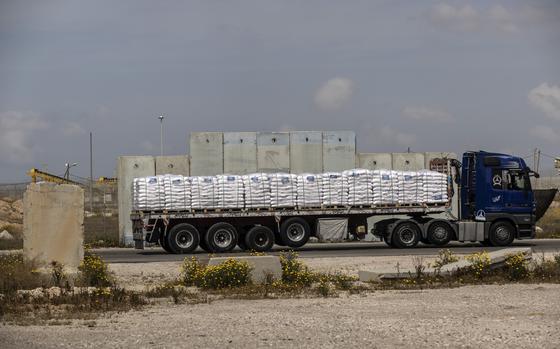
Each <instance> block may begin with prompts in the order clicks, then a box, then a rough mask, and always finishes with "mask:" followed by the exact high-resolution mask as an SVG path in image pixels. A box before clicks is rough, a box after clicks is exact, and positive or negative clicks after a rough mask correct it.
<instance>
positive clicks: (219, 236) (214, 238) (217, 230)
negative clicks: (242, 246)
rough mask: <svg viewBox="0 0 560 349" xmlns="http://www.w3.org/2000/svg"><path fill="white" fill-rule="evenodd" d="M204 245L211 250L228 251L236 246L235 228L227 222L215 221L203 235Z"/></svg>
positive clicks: (217, 251) (236, 235)
mask: <svg viewBox="0 0 560 349" xmlns="http://www.w3.org/2000/svg"><path fill="white" fill-rule="evenodd" d="M205 240H206V245H207V246H208V247H209V248H210V250H211V251H212V252H215V253H224V252H229V251H231V250H233V249H234V248H235V246H237V242H238V234H237V229H235V227H234V226H233V225H231V224H229V223H225V222H220V223H216V224H214V225H213V226H211V227H210V229H208V232H207V233H206V236H205Z"/></svg>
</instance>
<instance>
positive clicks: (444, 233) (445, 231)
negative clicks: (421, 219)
mask: <svg viewBox="0 0 560 349" xmlns="http://www.w3.org/2000/svg"><path fill="white" fill-rule="evenodd" d="M452 237H453V229H452V228H451V226H450V225H449V224H447V223H445V222H434V223H432V224H431V225H430V227H429V228H428V241H429V243H431V244H433V245H436V246H445V245H447V244H448V243H449V241H451V238H452Z"/></svg>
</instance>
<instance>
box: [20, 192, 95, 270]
mask: <svg viewBox="0 0 560 349" xmlns="http://www.w3.org/2000/svg"><path fill="white" fill-rule="evenodd" d="M83 242H84V190H83V189H82V188H80V187H78V186H75V185H70V184H54V183H46V182H42V183H31V184H29V186H28V187H27V190H26V191H25V194H24V196H23V253H24V256H25V258H26V259H27V260H31V261H34V262H36V263H38V264H39V266H44V267H45V266H47V265H48V264H49V263H51V262H52V261H57V262H59V263H62V264H63V265H64V266H65V267H66V268H67V269H68V270H69V271H73V270H76V269H77V268H78V266H79V264H80V262H81V260H82V259H83V256H84V249H83Z"/></svg>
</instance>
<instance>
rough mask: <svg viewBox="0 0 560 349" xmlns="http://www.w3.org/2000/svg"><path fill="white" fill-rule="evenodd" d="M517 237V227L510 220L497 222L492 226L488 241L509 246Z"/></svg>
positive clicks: (496, 244)
mask: <svg viewBox="0 0 560 349" xmlns="http://www.w3.org/2000/svg"><path fill="white" fill-rule="evenodd" d="M513 239H515V228H514V226H513V225H511V223H509V222H496V223H494V224H492V226H491V227H490V233H489V234H488V241H490V244H492V246H507V245H510V244H511V243H512V242H513Z"/></svg>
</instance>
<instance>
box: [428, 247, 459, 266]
mask: <svg viewBox="0 0 560 349" xmlns="http://www.w3.org/2000/svg"><path fill="white" fill-rule="evenodd" d="M458 260H459V258H457V256H455V255H454V254H453V252H451V250H450V249H448V248H446V249H442V250H439V252H438V256H437V259H436V260H435V261H434V268H436V269H441V267H443V266H444V265H447V264H451V263H455V262H457V261H458Z"/></svg>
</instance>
